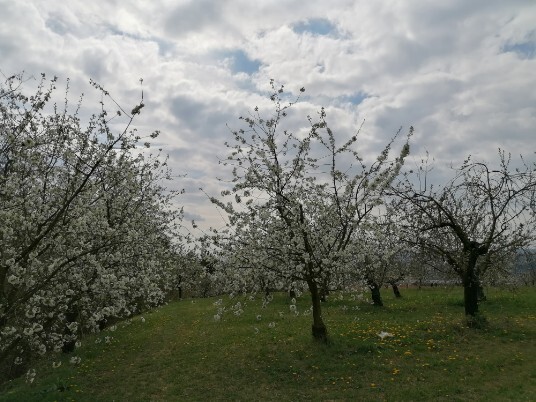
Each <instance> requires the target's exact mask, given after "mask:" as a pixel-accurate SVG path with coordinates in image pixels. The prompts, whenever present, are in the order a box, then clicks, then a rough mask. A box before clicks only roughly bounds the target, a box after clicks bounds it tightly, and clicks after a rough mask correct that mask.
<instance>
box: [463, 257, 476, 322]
mask: <svg viewBox="0 0 536 402" xmlns="http://www.w3.org/2000/svg"><path fill="white" fill-rule="evenodd" d="M477 258H478V255H477V254H476V253H475V252H474V251H471V252H470V253H469V259H468V261H467V267H466V270H465V274H464V277H463V278H462V279H463V303H464V307H465V315H469V316H471V317H474V316H475V315H476V314H477V313H478V295H479V289H478V288H479V286H480V283H479V280H478V277H477V275H476V272H475V268H476V261H477Z"/></svg>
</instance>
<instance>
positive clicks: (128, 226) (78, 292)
mask: <svg viewBox="0 0 536 402" xmlns="http://www.w3.org/2000/svg"><path fill="white" fill-rule="evenodd" d="M19 78H20V77H19ZM21 82H22V81H21V80H17V78H16V77H11V78H10V79H8V80H7V81H6V83H5V84H4V85H3V86H1V87H0V222H2V224H1V225H0V243H1V247H0V367H1V368H6V367H9V365H11V364H14V363H15V364H23V363H24V362H25V360H27V359H28V358H31V356H33V355H35V354H37V355H43V354H45V353H47V352H48V351H55V352H59V351H62V350H64V351H68V350H71V349H73V348H74V346H75V344H76V342H77V340H78V339H79V338H80V336H81V334H83V333H87V332H95V331H99V330H100V329H102V328H103V327H105V326H106V325H107V324H106V323H107V322H108V321H109V320H110V319H116V318H118V317H128V316H131V315H133V314H135V313H137V312H139V311H140V310H142V309H144V308H147V307H150V306H154V305H158V304H160V303H162V302H163V301H164V299H165V296H166V292H167V291H168V290H169V287H170V286H171V284H172V283H173V279H174V278H175V277H176V271H175V270H176V268H175V266H176V260H177V250H176V246H175V245H174V241H173V240H172V239H173V238H176V237H175V234H176V225H177V222H179V220H180V213H179V212H176V210H174V209H173V208H172V200H173V197H174V196H175V194H174V193H173V192H165V191H164V190H165V189H164V188H163V187H162V185H161V182H162V180H163V179H165V178H166V177H167V176H168V175H169V173H168V171H167V167H166V162H165V161H163V160H162V158H161V157H160V156H159V155H158V154H157V155H153V154H149V153H148V151H145V150H140V148H139V147H138V145H137V143H138V141H139V140H140V139H141V138H140V136H138V135H137V133H136V131H135V130H133V129H131V128H130V125H131V123H132V117H128V114H125V113H123V117H125V115H127V117H126V118H127V120H126V122H125V123H124V126H125V128H124V129H121V130H119V132H116V130H113V129H112V128H111V123H110V121H111V120H113V119H112V118H111V117H109V116H108V115H107V112H106V111H104V109H103V110H102V111H101V112H100V113H99V114H97V115H93V116H92V117H90V118H89V123H88V124H87V127H82V123H81V119H80V118H79V116H78V115H77V114H76V113H75V114H70V113H69V112H68V106H67V102H66V105H65V108H64V110H63V111H59V110H58V108H57V107H54V109H53V110H52V111H51V110H48V109H46V108H45V106H46V105H47V103H48V102H49V100H50V99H51V96H52V93H53V90H54V88H55V85H56V79H53V80H52V81H51V83H50V86H49V87H47V84H46V79H45V77H44V76H43V79H42V80H41V83H40V85H39V86H38V88H37V91H36V92H35V93H34V94H33V95H32V96H26V95H24V94H23V92H22V89H21ZM95 86H96V87H97V88H98V89H101V88H100V87H98V86H97V85H95ZM103 94H104V95H107V92H105V91H103ZM78 107H80V105H78ZM118 115H121V113H118ZM116 117H117V116H116ZM122 124H123V123H122ZM151 136H152V137H153V138H154V136H155V135H154V134H153V135H151ZM75 360H76V359H75ZM2 371H3V372H8V371H9V370H5V371H4V370H3V369H2ZM32 378H33V377H32Z"/></svg>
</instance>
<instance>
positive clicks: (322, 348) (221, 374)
mask: <svg viewBox="0 0 536 402" xmlns="http://www.w3.org/2000/svg"><path fill="white" fill-rule="evenodd" d="M383 292H384V295H383V296H384V301H385V302H386V306H385V307H384V308H377V307H376V308H375V307H373V306H371V305H369V304H366V303H363V302H359V301H358V300H352V297H351V296H350V295H349V294H343V295H333V296H332V297H331V299H330V301H329V302H328V303H327V304H325V305H324V318H325V321H326V323H327V325H328V331H329V333H330V337H331V343H330V344H329V345H320V344H315V343H314V342H313V341H312V340H311V338H310V325H311V316H310V315H307V314H303V313H304V311H306V310H307V309H308V308H309V303H308V300H307V299H306V298H305V297H303V298H302V299H301V300H298V310H299V312H300V315H299V316H296V315H294V314H293V313H292V312H291V311H290V309H289V300H288V299H287V298H286V297H285V296H284V295H278V296H276V297H275V299H274V301H273V302H272V303H271V304H270V306H269V307H268V308H266V309H262V308H261V306H260V304H261V303H260V300H256V301H249V300H248V301H246V302H245V303H246V304H247V306H246V307H245V308H244V313H243V314H242V315H241V316H240V317H236V316H235V315H234V314H233V313H228V315H225V316H224V317H223V319H222V320H221V321H219V322H216V321H215V320H214V318H213V316H214V314H215V312H216V307H215V306H214V305H213V303H214V302H215V301H216V299H204V300H193V301H191V300H186V301H180V302H175V303H171V304H169V305H167V306H164V307H162V308H160V309H158V310H156V311H153V312H150V313H147V314H145V315H144V317H143V319H142V317H136V318H134V319H133V320H132V323H131V324H129V325H126V324H125V323H120V324H118V326H117V329H116V330H115V331H109V330H108V331H105V332H103V333H101V334H99V335H98V336H89V337H87V338H86V339H85V340H84V342H83V345H82V347H81V348H79V349H77V351H76V352H75V355H76V356H80V357H81V358H82V361H81V363H80V364H79V365H78V366H73V365H71V364H70V363H69V358H70V357H71V356H55V359H56V362H58V361H60V360H61V361H62V365H61V367H59V368H55V369H53V368H52V361H53V360H54V358H53V357H50V358H49V359H47V360H44V361H43V362H42V364H41V365H40V366H39V367H38V368H37V376H36V378H35V381H34V382H33V383H32V384H27V383H25V382H24V380H23V379H19V380H16V381H13V382H11V383H8V384H6V385H4V386H3V388H0V401H18V400H20V401H33V400H43V401H71V400H75V401H218V400H220V401H357V400H363V401H368V400H370V401H375V400H387V401H398V400H412V401H415V400H423V401H427V400H434V401H441V400H444V401H447V400H448V401H456V400H470V401H478V400H486V401H507V400H512V401H524V400H525V401H529V400H534V396H535V395H536V362H535V358H536V289H534V288H526V289H521V290H518V291H517V292H515V293H514V292H511V291H507V290H498V289H489V290H488V301H487V302H485V303H483V304H482V305H481V310H482V312H483V313H484V315H485V316H486V317H487V319H488V325H487V327H486V328H484V329H478V330H476V329H469V328H466V327H465V326H464V325H463V305H462V301H461V300H462V292H461V289H458V288H451V289H438V288H433V289H423V290H417V289H402V292H403V296H404V297H403V298H402V299H395V298H394V297H393V296H392V294H391V292H388V291H387V290H384V291H383ZM340 297H341V298H342V300H341V299H340ZM235 301H236V300H233V301H232V302H235ZM230 303H231V301H229V300H228V298H224V304H227V305H230ZM242 303H244V300H242ZM381 331H386V332H389V333H391V334H392V335H393V336H392V337H386V338H385V339H383V340H382V339H380V337H379V336H378V333H379V332H381ZM105 337H113V339H111V340H110V339H109V341H110V343H106V338H105Z"/></svg>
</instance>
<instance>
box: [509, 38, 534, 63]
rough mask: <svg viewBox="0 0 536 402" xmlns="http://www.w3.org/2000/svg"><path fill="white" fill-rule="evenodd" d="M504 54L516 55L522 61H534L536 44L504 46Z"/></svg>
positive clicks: (525, 43) (523, 43)
mask: <svg viewBox="0 0 536 402" xmlns="http://www.w3.org/2000/svg"><path fill="white" fill-rule="evenodd" d="M502 51H503V53H509V52H511V53H516V54H517V55H518V56H519V57H520V58H522V59H533V58H534V57H535V56H536V42H522V43H513V44H507V45H504V46H503V48H502Z"/></svg>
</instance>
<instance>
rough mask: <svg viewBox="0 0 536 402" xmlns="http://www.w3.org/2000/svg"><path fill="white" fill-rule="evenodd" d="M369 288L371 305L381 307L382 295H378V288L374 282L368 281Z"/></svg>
mask: <svg viewBox="0 0 536 402" xmlns="http://www.w3.org/2000/svg"><path fill="white" fill-rule="evenodd" d="M369 288H370V292H371V294H372V303H373V304H374V305H375V306H378V307H383V301H382V295H381V293H380V287H379V286H378V284H377V283H376V282H373V281H369Z"/></svg>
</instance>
